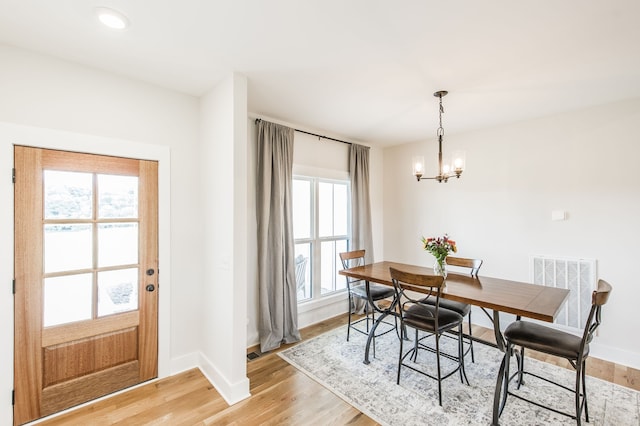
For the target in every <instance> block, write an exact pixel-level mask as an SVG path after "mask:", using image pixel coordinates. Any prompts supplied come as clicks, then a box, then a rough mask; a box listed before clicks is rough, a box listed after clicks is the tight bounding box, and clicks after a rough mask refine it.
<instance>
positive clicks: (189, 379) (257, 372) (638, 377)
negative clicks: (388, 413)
mask: <svg viewBox="0 0 640 426" xmlns="http://www.w3.org/2000/svg"><path fill="white" fill-rule="evenodd" d="M343 324H346V315H344V316H341V317H336V318H333V319H331V320H328V321H324V322H322V323H319V324H316V325H314V326H311V327H308V328H306V329H304V330H302V331H301V334H302V338H303V340H304V339H309V338H311V337H313V336H316V335H318V334H321V333H324V332H325V331H328V330H330V329H333V328H335V327H338V326H340V325H343ZM473 331H474V335H475V336H477V337H481V338H485V339H487V340H490V339H493V331H492V330H489V329H486V328H482V327H477V328H476V327H475V326H474V329H473ZM290 346H292V345H287V346H284V347H283V348H281V349H280V350H282V349H284V348H286V347H290ZM255 350H256V348H250V349H249V352H251V351H255ZM276 352H277V351H274V352H271V353H268V354H263V355H261V356H260V357H258V358H256V359H254V360H252V361H249V362H248V363H247V374H248V377H249V379H250V382H251V385H250V389H251V397H250V398H247V399H246V400H244V401H241V402H239V403H238V404H235V405H233V406H228V405H227V404H226V402H225V401H224V400H223V399H222V397H221V396H220V395H219V394H218V392H216V390H215V389H214V388H213V386H211V384H210V383H209V382H208V381H207V380H206V378H205V377H204V376H203V375H202V373H200V371H199V370H197V369H193V370H189V371H187V372H184V373H181V374H177V375H175V376H172V377H169V378H166V379H162V380H158V381H156V382H153V383H149V384H148V385H145V386H142V387H139V388H136V389H133V390H131V391H129V392H125V393H122V394H120V395H117V396H114V397H111V398H109V399H106V400H103V401H100V402H96V403H94V404H91V405H88V406H85V407H82V408H79V409H77V410H75V411H73V412H70V413H67V414H65V415H62V416H59V417H57V418H53V419H50V420H47V421H45V422H43V423H41V424H42V425H47V426H52V425H161V424H162V425H172V426H173V425H259V424H260V425H261V424H269V425H276V424H277V425H309V424H313V425H317V424H331V425H347V424H348V425H375V424H376V423H375V422H374V421H373V420H371V419H370V418H368V417H367V416H365V415H364V414H362V413H361V412H359V411H358V410H356V409H355V408H353V407H351V406H350V405H348V404H347V403H345V402H344V401H342V400H341V399H340V398H339V397H337V396H335V395H334V394H332V393H331V392H329V391H328V390H327V389H325V388H324V387H322V386H321V385H319V384H317V383H316V382H314V381H313V380H311V379H309V378H308V377H307V376H306V375H305V374H303V373H301V372H300V371H298V370H297V369H296V368H295V367H292V366H291V365H289V364H288V363H286V362H285V361H283V360H282V359H281V358H280V357H279V356H277V355H275V353H276ZM527 353H528V354H529V355H531V356H532V357H534V358H538V359H540V360H542V361H546V362H551V363H553V364H555V365H561V366H565V367H566V366H567V365H568V364H566V363H565V362H562V360H557V359H553V358H552V357H550V356H546V355H544V354H532V353H531V352H527ZM587 365H588V368H587V374H589V375H592V376H595V377H599V378H601V379H603V380H608V381H610V382H613V383H616V384H619V385H622V386H627V387H630V388H633V389H636V390H640V370H635V369H632V368H628V367H624V366H621V365H616V364H613V363H610V362H606V361H602V360H598V359H595V358H590V359H589V361H587Z"/></svg>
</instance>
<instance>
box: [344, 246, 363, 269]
mask: <svg viewBox="0 0 640 426" xmlns="http://www.w3.org/2000/svg"><path fill="white" fill-rule="evenodd" d="M364 254H365V251H364V250H353V251H345V252H342V253H340V260H341V261H342V268H343V269H349V268H355V267H356V266H362V265H364Z"/></svg>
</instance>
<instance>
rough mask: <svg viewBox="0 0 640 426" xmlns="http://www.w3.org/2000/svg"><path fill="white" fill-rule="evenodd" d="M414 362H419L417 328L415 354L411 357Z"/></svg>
mask: <svg viewBox="0 0 640 426" xmlns="http://www.w3.org/2000/svg"><path fill="white" fill-rule="evenodd" d="M409 359H411V360H412V361H413V362H418V329H416V339H415V341H414V342H413V354H412V355H411V356H410V357H409Z"/></svg>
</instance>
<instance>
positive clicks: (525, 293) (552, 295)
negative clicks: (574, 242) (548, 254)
mask: <svg viewBox="0 0 640 426" xmlns="http://www.w3.org/2000/svg"><path fill="white" fill-rule="evenodd" d="M390 267H393V268H396V269H399V270H402V271H406V272H410V273H414V274H424V275H432V274H433V269H432V268H427V267H424V266H416V265H408V264H405V263H396V262H376V263H372V264H369V265H364V266H357V267H354V268H350V269H345V270H342V271H340V274H341V275H346V276H349V277H353V278H359V279H363V280H366V281H370V282H376V283H380V284H386V285H390V286H392V285H393V282H392V281H391V274H390V273H389V268H390ZM442 297H444V298H446V299H451V300H456V301H458V302H464V303H469V304H471V305H476V306H480V307H483V308H488V309H493V310H494V311H500V312H508V313H511V314H514V315H521V316H523V317H528V318H534V319H537V320H541V321H547V322H553V321H554V320H555V318H556V316H557V315H558V313H559V312H560V309H561V308H562V305H563V304H564V302H565V300H566V299H567V297H569V290H566V289H561V288H554V287H545V286H542V285H536V284H528V283H524V282H520V281H512V280H505V279H499V278H490V277H482V276H481V277H478V278H473V277H471V276H469V275H465V274H459V273H454V272H449V273H448V275H447V279H446V286H445V289H444V291H443V294H442Z"/></svg>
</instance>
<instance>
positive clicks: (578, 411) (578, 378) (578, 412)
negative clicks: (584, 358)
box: [576, 364, 583, 426]
mask: <svg viewBox="0 0 640 426" xmlns="http://www.w3.org/2000/svg"><path fill="white" fill-rule="evenodd" d="M582 367H583V365H582V364H578V365H576V368H577V371H576V424H577V425H578V426H580V424H581V421H582V410H581V409H580V388H581V387H582V386H581V385H580V381H581V379H582Z"/></svg>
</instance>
